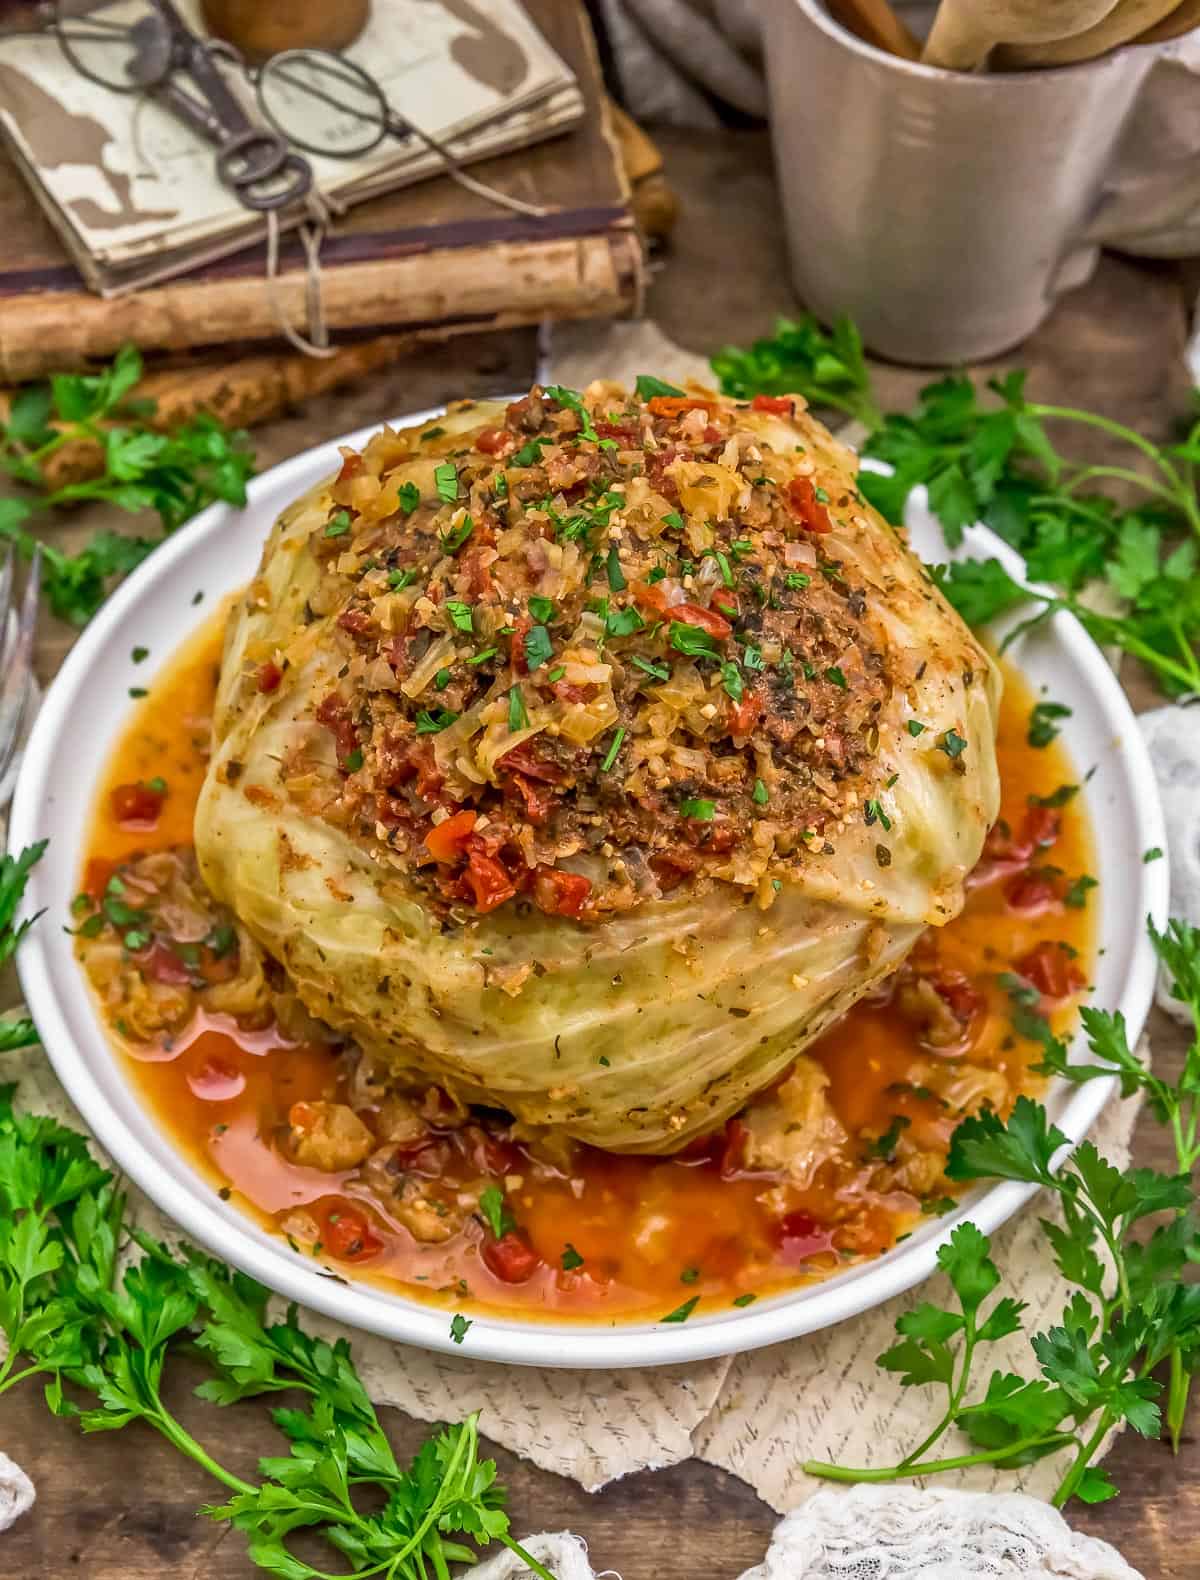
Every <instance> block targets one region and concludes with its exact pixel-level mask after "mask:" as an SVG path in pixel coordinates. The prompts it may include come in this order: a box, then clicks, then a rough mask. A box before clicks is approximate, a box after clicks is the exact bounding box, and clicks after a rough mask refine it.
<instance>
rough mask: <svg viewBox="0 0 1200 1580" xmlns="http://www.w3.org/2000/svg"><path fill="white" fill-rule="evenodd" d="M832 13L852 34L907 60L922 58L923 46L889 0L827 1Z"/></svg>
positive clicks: (835, 19)
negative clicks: (893, 8)
mask: <svg viewBox="0 0 1200 1580" xmlns="http://www.w3.org/2000/svg"><path fill="white" fill-rule="evenodd" d="M827 3H828V6H829V14H830V16H831V17H832V18H833V20H834V21H835V22H840V23H841V25H842V26H843V27H844V28H845V29H846V31H847V32H848V33H853V34H854V36H855V38H861V39H862V41H863V42H864V43H865V44H874V46H875V48H876V49H882V50H884V51H886V53H887V54H889V55H899V56H900V57H901V59H903V60H919V59H920V55H921V46H920V44H918V42H917V40H916V38H915V37H914V35H913V34H912V33H910V32H909V30H908V28H907V27H906V26H905V24H904V23H903V22H902V21H901V20H900V18H899V17H898V16H897V15H896V13H895V11H893V10H892V7H891V5H890V4H889V3H888V0H827Z"/></svg>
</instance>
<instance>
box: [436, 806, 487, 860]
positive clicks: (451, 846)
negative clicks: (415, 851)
mask: <svg viewBox="0 0 1200 1580" xmlns="http://www.w3.org/2000/svg"><path fill="white" fill-rule="evenodd" d="M477 816H478V814H477V813H476V812H474V811H472V809H471V808H470V807H465V808H464V809H463V810H462V811H461V812H455V814H454V816H453V817H448V818H446V820H445V822H442V823H437V824H435V825H434V827H433V828H431V829H430V830H429V833H428V834H426V836H425V849H426V850H427V851H428V852H429V854H430V855H431V856H432V857H433V859H434V861H441V862H445V863H446V864H447V865H449V866H452V865H453V864H454V863H455V862H456V861H457V860H458V858H459V857H460V856H461V855H462V853H463V851H464V850H465V849H466V845H467V839H468V837H469V836H470V833H471V830H472V829H473V828H474V827H475V820H476V818H477Z"/></svg>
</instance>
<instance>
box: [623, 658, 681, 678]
mask: <svg viewBox="0 0 1200 1580" xmlns="http://www.w3.org/2000/svg"><path fill="white" fill-rule="evenodd" d="M629 662H630V663H631V664H632V665H633V666H634V668H635V669H640V670H641V671H642V672H643V673H644V674H647V675H649V676H650V677H651V678H652V679H653V680H670V678H671V671H670V670H669V669H668V667H667V666H666V664H655V663H654V662H653V661H652V660H651V659H648V658H642V657H641V655H640V654H638V653H635V654H634V655H633V657H632V658H631V659H630V660H629Z"/></svg>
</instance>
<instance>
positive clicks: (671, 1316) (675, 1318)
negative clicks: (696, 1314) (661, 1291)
mask: <svg viewBox="0 0 1200 1580" xmlns="http://www.w3.org/2000/svg"><path fill="white" fill-rule="evenodd" d="M699 1304H700V1296H699V1295H693V1296H692V1298H691V1299H690V1300H685V1301H684V1303H683V1305H682V1306H676V1307H675V1310H674V1311H670V1312H668V1313H667V1315H666V1316H665V1317H660V1318H659V1321H660V1322H686V1321H687V1319H688V1318H689V1317H690V1316H691V1314H692V1312H693V1311H695V1309H696V1307H697V1306H698V1305H699Z"/></svg>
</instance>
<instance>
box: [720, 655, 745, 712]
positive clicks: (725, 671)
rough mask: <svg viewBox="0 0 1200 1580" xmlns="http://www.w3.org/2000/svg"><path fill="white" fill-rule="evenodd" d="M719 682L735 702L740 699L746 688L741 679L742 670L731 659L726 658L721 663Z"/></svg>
mask: <svg viewBox="0 0 1200 1580" xmlns="http://www.w3.org/2000/svg"><path fill="white" fill-rule="evenodd" d="M721 684H722V685H723V686H724V687H725V690H726V691H727V692H728V693H729V695H730V696H731V697H732V698H733V700H734V701H735V702H740V701H741V700H742V697H743V696H744V695H745V691H746V688H745V685H744V684H743V681H742V672H741V670H740V669H739V668H738V667H737V665H736V664H735V663H734V662H733V660H732V659H727V660H726V661H725V663H723V664H722V665H721Z"/></svg>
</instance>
